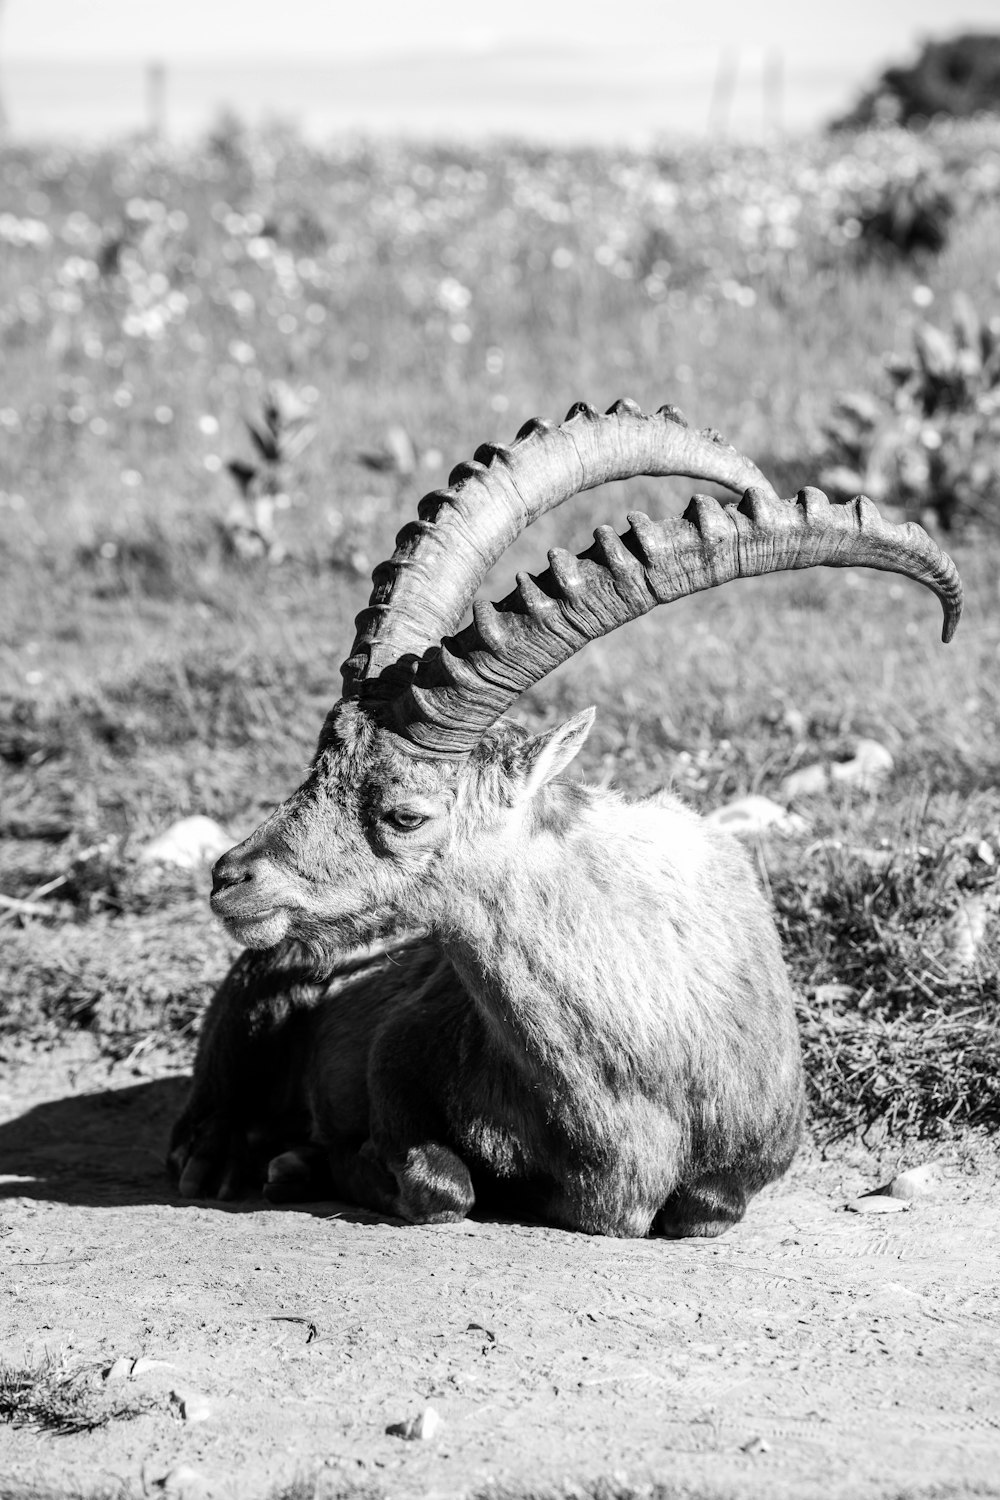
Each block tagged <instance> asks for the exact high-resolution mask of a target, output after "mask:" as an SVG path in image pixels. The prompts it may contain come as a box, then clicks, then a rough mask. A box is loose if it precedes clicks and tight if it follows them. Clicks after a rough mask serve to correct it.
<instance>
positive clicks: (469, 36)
mask: <svg viewBox="0 0 1000 1500" xmlns="http://www.w3.org/2000/svg"><path fill="white" fill-rule="evenodd" d="M2 14H3V21H2V31H0V42H2V45H3V50H4V53H5V55H6V56H8V57H11V58H29V57H30V58H54V57H65V58H81V59H82V58H94V59H97V58H99V59H111V58H147V57H150V56H160V57H163V58H165V59H167V60H168V61H169V60H171V59H178V60H180V59H188V60H190V59H195V58H211V59H218V58H237V57H243V58H248V57H260V58H266V57H274V56H276V55H281V56H283V57H296V58H301V57H306V56H309V57H314V58H316V57H336V56H344V55H345V54H351V53H354V54H357V53H359V52H361V53H364V52H386V51H411V50H414V51H416V50H437V49H440V48H455V49H458V50H462V49H465V48H488V47H491V46H496V45H499V44H509V43H511V42H531V43H535V44H539V43H549V44H556V45H566V44H567V43H569V44H572V43H576V44H577V45H580V46H584V47H588V48H591V47H592V48H601V47H607V46H614V47H617V46H626V47H639V48H642V47H647V46H653V47H657V48H660V47H663V48H672V47H675V48H679V49H684V48H687V47H691V46H695V47H699V46H706V45H708V46H720V45H722V44H728V45H733V46H741V47H772V48H773V47H780V48H782V49H783V50H784V51H785V52H786V53H788V54H789V55H791V56H793V57H809V58H816V57H821V56H827V57H829V56H831V55H833V56H836V57H837V58H842V57H853V58H857V59H865V60H869V59H870V60H871V61H872V62H874V61H875V60H878V59H883V58H887V57H895V56H898V55H899V53H900V52H901V51H906V50H907V49H908V48H909V47H911V46H912V45H913V43H914V41H915V39H916V38H917V36H918V35H920V34H921V33H936V34H940V33H942V32H952V31H957V30H960V29H964V28H966V27H971V28H976V27H979V28H983V29H989V30H995V29H996V28H997V27H998V26H1000V0H961V3H958V4H956V3H955V0H836V3H835V4H831V3H829V0H827V3H825V4H824V3H822V0H820V3H819V4H811V3H810V0H752V3H750V0H698V3H696V4H691V3H690V0H685V3H682V4H678V3H670V0H627V4H624V5H618V6H616V5H611V4H609V3H608V0H599V3H598V0H503V3H502V4H491V5H490V6H486V5H478V6H477V5H475V3H474V0H374V3H370V4H368V5H357V4H353V3H351V4H347V3H342V0H159V3H157V0H4V3H3V11H2Z"/></svg>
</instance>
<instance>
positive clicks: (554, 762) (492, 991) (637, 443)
mask: <svg viewBox="0 0 1000 1500" xmlns="http://www.w3.org/2000/svg"><path fill="white" fill-rule="evenodd" d="M640 474H643V475H667V474H684V475H688V476H692V477H694V478H700V479H705V480H710V481H713V482H715V483H716V484H719V485H722V486H724V487H728V488H729V489H731V490H734V491H736V492H737V493H738V494H742V499H741V500H740V501H739V503H738V504H736V503H733V504H728V505H722V504H719V503H718V502H716V501H715V500H711V499H707V498H704V497H699V496H696V497H695V498H694V499H693V500H692V501H691V504H690V505H689V507H688V509H687V510H686V511H685V513H684V515H683V516H682V517H677V518H672V519H668V520H665V521H655V522H654V521H651V520H649V519H648V517H646V516H645V515H640V514H635V515H630V516H629V518H628V519H629V529H628V530H627V531H626V532H625V533H624V535H621V536H619V535H617V534H616V533H615V532H614V531H613V530H612V529H611V528H609V527H606V526H601V527H599V528H598V529H597V531H596V532H595V541H594V545H593V546H592V547H590V548H589V549H588V550H587V551H585V552H583V553H582V554H581V555H579V556H578V557H573V556H571V555H570V554H568V553H567V552H564V551H560V550H558V549H557V550H554V551H551V552H549V554H548V567H547V568H546V569H545V570H544V571H543V572H541V573H539V574H538V575H537V576H529V575H528V574H519V575H518V577H517V586H516V588H515V589H514V590H513V592H512V593H510V594H508V595H507V597H506V598H505V599H503V600H502V602H501V603H499V604H496V605H493V604H488V603H484V602H482V601H477V602H476V603H475V604H473V610H472V613H473V619H472V623H471V624H469V625H468V626H466V628H464V629H463V630H461V631H460V632H459V633H458V634H453V632H455V631H456V630H457V629H458V626H459V625H460V623H461V621H462V619H463V617H464V615H465V614H466V612H467V610H468V608H469V605H470V602H471V601H472V600H473V598H474V596H475V594H476V592H477V590H478V588H479V586H480V584H481V582H482V581H483V579H484V578H485V576H486V573H487V572H488V570H489V569H490V568H491V567H492V565H493V564H494V563H495V562H496V561H497V559H498V558H499V557H500V556H501V554H502V553H503V552H504V550H505V549H506V548H507V547H509V546H510V544H511V543H512V542H513V541H514V539H515V538H516V537H517V536H518V535H519V533H520V532H521V531H523V529H524V528H525V527H526V526H528V525H530V524H531V522H532V521H534V520H535V519H536V518H537V517H539V516H540V515H542V514H543V513H545V512H546V511H548V510H550V509H551V508H552V507H554V506H557V505H560V504H561V503H562V502H563V501H564V500H566V499H567V498H569V497H570V496H571V495H573V494H576V493H577V492H578V491H581V490H586V489H589V488H592V487H593V486H595V485H599V484H603V483H605V482H606V481H608V480H619V479H626V478H628V477H630V476H635V475H640ZM449 482H450V488H449V489H447V490H444V491H439V492H436V493H434V494H432V495H429V496H427V497H426V498H425V499H424V500H423V501H422V502H421V504H420V507H419V519H418V520H417V521H416V522H415V523H413V524H412V525H409V526H407V527H406V528H405V529H404V530H403V531H402V532H401V533H400V535H399V537H398V539H397V547H396V552H395V554H394V556H393V557H392V559H391V561H389V562H388V563H384V564H382V565H381V566H380V567H379V568H377V569H376V571H375V575H374V590H373V593H372V596H371V602H370V604H369V607H368V608H367V609H366V610H365V611H364V612H363V613H362V614H361V615H360V616H359V617H358V622H357V637H356V640H355V643H354V646H353V648H352V650H351V653H350V656H349V657H348V658H347V661H346V662H345V664H344V666H343V669H342V672H343V679H344V687H343V697H342V698H341V700H340V701H339V702H338V703H336V704H335V706H334V707H333V708H332V709H331V711H330V713H329V715H328V717H327V719H326V722H325V724H324V725H323V728H322V732H321V734H320V739H319V746H318V749H317V751H316V755H315V759H314V761H313V763H312V767H311V770H310V772H309V775H308V777H307V779H306V781H305V782H304V783H303V785H302V786H301V787H300V788H299V790H298V791H296V792H295V793H294V794H293V795H292V796H291V797H290V798H289V799H288V800H287V801H286V802H284V803H283V804H282V805H281V806H280V807H278V808H277V810H276V811H275V812H274V813H272V815H271V816H270V817H269V818H268V819H267V821H266V822H265V823H263V824H262V825H261V826H260V827H259V828H258V829H257V830H256V831H255V832H254V833H252V834H251V835H250V837H249V838H247V839H246V840H245V841H244V842H243V843H242V844H240V845H239V846H238V847H237V848H235V849H233V850H231V851H230V852H229V853H228V854H226V855H224V856H223V857H222V859H220V860H219V862H218V864H217V865H216V867H215V872H214V876H215V879H214V892H213V896H212V905H213V908H214V910H215V912H216V913H217V914H218V916H219V917H221V918H222V920H223V921H224V922H225V924H226V926H227V927H228V929H229V931H230V932H231V933H232V934H233V935H234V936H235V937H237V938H238V939H240V940H241V941H242V942H243V943H244V944H245V945H246V946H248V947H249V948H251V949H257V950H265V952H264V953H263V954H259V953H251V954H244V955H243V957H242V958H241V959H240V960H238V961H237V963H236V965H235V966H234V968H233V970H232V971H231V973H230V975H229V977H228V979H227V981H226V982H225V984H224V985H223V987H222V989H221V991H220V993H219V994H218V995H217V997H216V999H215V1001H214V1003H213V1006H212V1009H211V1011H210V1013H209V1016H208V1019H207V1022H206V1026H205V1029H204V1032H203V1036H202V1041H201V1045H200V1051H199V1056H198V1060H197V1065H196V1070H195V1081H194V1086H193V1090H192V1094H191V1098H190V1100H189V1103H188V1106H187V1108H186V1110H185V1112H184V1114H183V1116H182V1117H181V1119H180V1120H179V1121H178V1122H177V1125H176V1126H175V1130H174V1137H173V1142H172V1152H171V1162H172V1166H173V1168H174V1170H175V1172H176V1173H177V1174H178V1176H179V1179H180V1190H181V1192H182V1193H184V1194H187V1195H194V1196H197V1195H204V1194H206V1193H210V1192H219V1193H220V1194H221V1195H222V1196H232V1195H234V1194H235V1193H236V1192H238V1191H239V1188H240V1186H241V1180H240V1179H241V1174H245V1172H246V1168H247V1161H248V1157H249V1155H250V1154H252V1151H253V1150H254V1149H256V1151H257V1153H258V1154H261V1153H262V1157H261V1159H262V1161H263V1160H265V1159H266V1157H267V1155H268V1153H269V1152H278V1153H279V1154H277V1156H276V1159H274V1160H272V1162H271V1165H270V1169H269V1177H270V1188H269V1191H270V1193H271V1194H272V1195H273V1196H275V1197H282V1196H284V1197H305V1196H309V1195H312V1196H315V1195H317V1194H318V1193H319V1192H320V1191H322V1192H324V1193H326V1194H327V1195H331V1194H332V1195H335V1196H337V1197H339V1198H341V1199H347V1200H350V1201H353V1202H355V1203H357V1204H360V1205H362V1206H365V1207H367V1208H369V1209H374V1210H376V1211H379V1212H383V1213H387V1214H392V1215H396V1216H401V1217H402V1218H404V1219H407V1220H410V1221H412V1222H414V1223H432V1222H436V1221H441V1220H452V1219H459V1218H461V1217H463V1216H464V1215H465V1214H467V1213H468V1212H469V1210H470V1208H471V1207H472V1205H473V1203H474V1202H477V1201H478V1203H479V1205H480V1207H482V1206H484V1205H485V1206H489V1207H491V1208H493V1207H496V1206H499V1207H501V1208H503V1209H504V1210H505V1211H506V1212H508V1213H515V1214H519V1215H531V1216H532V1217H536V1218H541V1219H543V1220H544V1221H546V1222H548V1223H551V1224H555V1225H561V1226H565V1227H566V1228H571V1229H578V1230H584V1231H586V1232H588V1233H594V1234H608V1235H623V1236H624V1235H644V1234H647V1233H648V1232H649V1231H650V1230H651V1229H653V1230H655V1231H658V1232H661V1233H664V1234H666V1235H669V1236H681V1235H715V1234H719V1233H721V1232H722V1231H723V1230H724V1229H726V1228H727V1227H728V1226H730V1225H731V1224H733V1223H735V1222H737V1221H738V1220H739V1219H740V1218H741V1217H742V1216H743V1213H744V1211H745V1207H746V1203H747V1199H748V1197H749V1196H750V1195H751V1194H753V1193H755V1192H757V1191H758V1190H759V1189H760V1188H761V1187H762V1186H763V1185H764V1184H765V1183H767V1182H769V1181H771V1180H773V1179H774V1178H775V1177H777V1176H779V1175H780V1174H781V1173H782V1172H783V1171H784V1170H785V1168H786V1167H787V1165H788V1163H789V1161H790V1160H791V1158H792V1155H793V1153H794V1151H795V1149H796V1145H797V1142H798V1140H799V1135H800V1131H801V1127H802V1120H803V1082H802V1067H801V1061H800V1054H799V1043H798V1036H797V1030H796V1022H795V1016H794V1010H793V1000H792V994H791V989H790V985H789V980H788V976H787V973H786V970H785V967H784V963H783V960H782V956H781V952H780V949H779V943H778V938H777V934H776V931H775V928H774V925H773V922H772V920H771V916H770V914H769V911H768V908H767V905H766V903H765V901H764V899H763V896H762V894H761V892H760V891H759V890H758V887H757V883H756V880H755V877H754V874H753V872H752V870H751V867H750V864H749V862H748V860H747V858H746V857H745V855H744V853H743V851H742V849H741V848H740V847H739V846H738V845H737V844H736V843H735V841H733V840H731V838H730V837H729V836H728V835H726V834H723V833H721V832H718V831H716V830H714V829H713V828H711V827H710V826H708V825H707V824H706V823H705V822H703V821H701V820H700V819H699V818H698V817H697V816H696V815H695V814H694V813H692V812H691V811H689V810H687V809H686V808H685V807H684V806H683V805H682V804H681V803H680V801H679V800H678V799H677V798H676V797H674V796H672V795H670V794H668V793H660V794H659V795H656V796H654V797H651V798H648V799H646V800H643V801H640V802H635V803H628V802H626V801H625V800H624V799H623V798H622V797H621V796H619V795H617V794H616V793H615V792H614V791H605V790H600V789H597V788H594V787H587V786H582V785H578V784H576V783H574V782H569V781H563V780H560V779H559V773H560V772H561V771H562V770H563V769H564V768H565V767H566V765H567V764H568V762H569V761H570V760H572V758H573V756H575V755H576V753H577V751H578V750H579V749H580V746H581V745H582V743H583V741H584V739H585V737H586V735H587V733H588V731H589V729H590V726H591V723H592V719H593V710H587V711H586V712H584V713H582V714H579V715H577V716H576V717H575V718H572V719H570V720H568V722H566V723H564V724H562V725H560V726H559V727H558V728H556V729H552V730H550V731H549V732H547V733H544V734H540V735H535V736H532V735H529V734H528V733H527V732H526V731H525V730H524V729H523V728H521V727H519V726H518V725H517V724H515V723H513V722H511V721H510V720H507V719H505V718H503V717H502V716H503V714H504V713H505V711H506V710H507V709H508V707H509V706H510V705H511V704H512V703H513V702H514V700H515V699H516V698H517V697H518V696H519V695H520V694H521V693H523V692H524V691H525V689H526V688H528V687H530V686H531V685H532V684H533V683H537V682H538V681H539V679H540V678H542V677H544V676H545V674H546V673H548V672H551V671H552V669H553V668H554V667H555V666H557V665H558V664H559V663H560V662H562V661H565V660H566V659H567V658H568V657H569V656H571V655H572V654H573V653H574V652H576V651H579V650H580V649H581V648H583V647H584V646H586V645H587V644H588V642H590V641H592V640H594V639H595V637H597V636H600V635H604V634H606V633H607V632H609V631H612V630H615V629H617V627H618V626H619V625H623V624H625V623H626V622H627V621H629V620H632V619H635V618H636V617H637V616H638V615H642V614H645V613H646V612H647V611H648V610H651V609H652V608H653V607H654V606H655V605H657V604H668V603H671V602H673V601H674V600H676V599H680V598H682V597H684V596H685V595H688V594H693V593H696V592H697V591H699V590H701V589H707V588H713V587H715V586H716V585H718V584H721V583H725V582H727V581H728V580H730V579H736V578H746V577H750V576H752V575H756V574H762V573H771V572H779V571H782V570H784V569H791V568H805V567H813V566H820V565H823V566H829V567H847V566H855V565H858V566H864V567H873V568H881V569H885V570H889V571H892V572H898V573H904V574H907V575H908V576H910V577H911V578H914V579H917V580H918V581H919V582H921V583H924V584H926V585H927V586H928V587H929V588H931V589H932V590H933V591H934V592H935V593H936V594H937V595H938V597H939V599H940V601H941V604H942V607H943V611H944V638H945V640H948V639H949V638H950V637H951V635H952V633H953V631H954V629H955V626H956V624H957V622H958V617H959V613H960V610H961V583H960V581H959V578H958V574H957V572H956V570H955V567H954V564H953V563H952V562H951V560H950V559H949V558H948V557H946V556H944V555H943V554H942V553H941V552H940V551H939V550H938V548H937V547H936V546H935V545H934V543H933V542H932V541H931V539H930V538H929V537H928V536H927V535H926V534H925V533H924V532H923V531H922V530H921V529H920V528H919V527H918V526H914V525H903V526H896V525H891V524H889V523H888V522H886V521H884V520H883V519H882V517H881V516H880V515H879V514H878V512H877V510H876V509H875V507H874V505H872V503H871V501H869V500H866V499H863V498H861V499H857V500H854V501H851V502H850V503H849V504H845V505H833V504H830V502H829V501H828V500H827V499H826V497H825V496H824V495H822V494H821V493H820V492H819V491H818V490H815V489H806V490H803V491H801V492H800V494H799V495H798V497H797V498H796V499H795V500H781V499H779V498H778V496H777V495H776V493H775V492H774V490H773V489H772V488H771V486H770V485H769V484H768V483H767V481H766V480H765V479H764V478H763V476H762V475H761V473H760V472H759V470H758V469H757V468H756V467H755V465H753V464H752V463H750V462H749V460H747V459H745V458H743V457H742V456H741V455H740V454H738V453H736V452H735V450H733V449H732V448H729V447H728V446H726V445H725V444H723V443H722V442H721V440H720V439H718V437H717V436H716V435H715V434H712V433H695V432H693V431H691V430H690V429H689V428H688V427H687V426H686V424H684V422H683V419H682V418H681V417H680V414H679V413H677V412H676V411H675V410H674V409H673V408H671V407H664V408H663V409H662V410H661V411H659V412H657V413H656V415H654V416H643V415H642V413H641V412H640V411H639V409H638V408H637V407H636V406H635V405H634V404H632V403H631V402H618V403H616V404H615V405H614V406H613V407H612V408H611V409H610V411H609V412H607V413H606V414H605V415H603V416H601V415H599V414H598V413H597V412H596V411H595V410H594V409H593V408H592V407H590V406H586V405H583V404H579V405H577V406H574V407H573V408H572V410H571V411H570V412H569V414H568V416H567V418H566V420H565V422H564V423H563V424H562V425H561V426H558V427H553V426H551V425H549V424H546V423H542V422H537V421H533V422H529V423H528V424H527V425H526V426H525V427H523V428H522V429H521V431H520V432H519V434H518V436H517V439H516V441H515V442H514V443H513V445H512V446H511V447H509V448H505V447H495V446H492V445H487V446H485V447H483V448H480V449H479V450H478V452H477V453H476V458H475V461H474V462H473V463H471V464H463V465H461V466H460V467H459V468H458V469H456V470H455V471H454V472H453V474H452V475H451V478H450V481H449ZM363 945H368V946H367V952H364V951H360V950H361V949H362V947H363ZM288 1148H296V1149H288ZM318 1167H319V1168H322V1171H321V1173H320V1176H321V1178H322V1179H323V1180H316V1181H310V1180H309V1175H310V1174H315V1173H316V1172H317V1168H318Z"/></svg>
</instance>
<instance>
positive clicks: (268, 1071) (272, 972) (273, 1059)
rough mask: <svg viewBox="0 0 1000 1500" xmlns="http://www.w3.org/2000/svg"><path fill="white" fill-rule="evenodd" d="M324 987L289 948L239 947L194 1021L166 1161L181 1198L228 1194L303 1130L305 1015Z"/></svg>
mask: <svg viewBox="0 0 1000 1500" xmlns="http://www.w3.org/2000/svg"><path fill="white" fill-rule="evenodd" d="M325 992H326V984H325V982H322V981H318V980H316V979H315V977H313V976H312V975H311V974H310V973H309V971H308V970H307V969H306V968H305V967H304V966H303V964H302V963H301V961H300V959H299V958H298V955H297V954H295V953H294V952H293V951H292V950H291V949H289V948H287V947H279V948H274V949H269V950H267V951H266V952H256V951H248V952H245V953H242V954H240V956H239V958H237V959H236V961H235V963H234V964H233V966H232V968H231V969H230V970H229V973H228V974H227V975H226V977H225V979H224V980H223V981H222V984H221V985H220V986H219V988H218V990H217V991H216V994H215V996H214V997H213V999H212V1002H211V1005H210V1006H209V1009H208V1012H207V1014H206V1017H205V1021H204V1024H203V1026H202V1032H201V1037H200V1040H199V1043H198V1053H197V1056H196V1059H195V1067H194V1078H193V1080H192V1084H191V1090H190V1093H189V1095H188V1099H187V1102H186V1104H185V1107H184V1109H183V1111H182V1113H181V1114H180V1116H179V1118H178V1119H177V1121H176V1122H175V1124H174V1127H173V1130H172V1132H171V1136H170V1146H169V1154H168V1157H167V1165H168V1167H169V1169H170V1172H171V1175H172V1176H173V1177H174V1180H175V1181H176V1182H177V1185H178V1189H179V1191H180V1192H181V1194H182V1195H183V1196H184V1197H187V1198H199V1197H205V1198H209V1197H219V1198H236V1197H238V1196H239V1195H240V1193H241V1192H242V1191H244V1190H245V1189H246V1188H248V1187H253V1186H259V1184H260V1182H261V1181H262V1179H263V1169H264V1164H265V1163H266V1161H267V1159H268V1157H269V1156H270V1155H273V1153H274V1151H275V1150H277V1149H278V1148H279V1147H280V1146H281V1145H283V1144H285V1145H287V1144H289V1143H290V1142H291V1141H292V1140H295V1139H301V1140H304V1139H305V1138H306V1135H307V1120H306V1114H305V1097H304V1090H303V1087H302V1072H303V1069H302V1066H301V1063H300V1061H299V1059H300V1057H301V1055H302V1053H303V1051H304V1050H305V1045H306V1032H307V1029H308V1022H309V1013H310V1012H311V1011H312V1010H313V1009H314V1008H315V1007H316V1006H317V1005H318V1004H319V1003H320V1001H321V1000H322V999H323V997H324V994H325Z"/></svg>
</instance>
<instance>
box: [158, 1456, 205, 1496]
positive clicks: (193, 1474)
mask: <svg viewBox="0 0 1000 1500" xmlns="http://www.w3.org/2000/svg"><path fill="white" fill-rule="evenodd" d="M155 1487H156V1489H158V1490H159V1491H160V1492H161V1494H162V1495H163V1497H164V1500H209V1497H210V1496H211V1494H212V1486H211V1485H210V1484H209V1482H208V1480H207V1479H206V1478H205V1477H204V1475H203V1474H199V1473H198V1470H197V1469H193V1468H192V1467H191V1465H190V1464H178V1465H177V1466H176V1468H173V1469H171V1470H170V1471H169V1473H167V1474H164V1476H163V1478H162V1479H161V1480H159V1481H158V1482H157V1483H156V1486H155Z"/></svg>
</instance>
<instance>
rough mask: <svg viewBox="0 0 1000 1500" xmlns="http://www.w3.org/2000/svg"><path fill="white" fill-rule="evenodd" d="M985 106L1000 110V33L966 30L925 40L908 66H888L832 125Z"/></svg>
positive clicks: (964, 113)
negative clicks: (942, 39) (872, 84)
mask: <svg viewBox="0 0 1000 1500" xmlns="http://www.w3.org/2000/svg"><path fill="white" fill-rule="evenodd" d="M987 111H989V112H992V113H994V114H996V113H998V112H1000V33H998V32H963V33H962V34H961V35H960V36H954V37H949V38H947V39H946V40H944V41H928V42H925V43H924V45H923V47H922V48H921V50H920V55H919V56H918V57H917V59H916V61H915V62H914V63H911V64H910V66H909V67H904V66H899V65H896V66H893V67H890V68H886V69H885V70H884V72H883V73H882V74H881V75H880V77H879V79H878V81H877V83H876V84H875V86H874V88H872V89H870V90H868V92H867V93H865V94H864V95H863V96H862V98H861V99H859V101H858V103H857V104H856V105H855V106H854V108H853V109H852V110H850V112H849V113H848V114H846V115H845V116H844V117H843V118H842V119H840V120H838V121H837V122H836V125H835V127H834V128H835V129H859V128H864V127H866V126H870V125H887V124H892V125H906V126H912V125H922V124H926V123H927V121H928V120H933V119H935V118H937V117H938V116H941V115H947V116H951V117H952V118H955V119H968V118H969V117H970V116H972V115H977V114H980V113H983V112H987Z"/></svg>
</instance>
